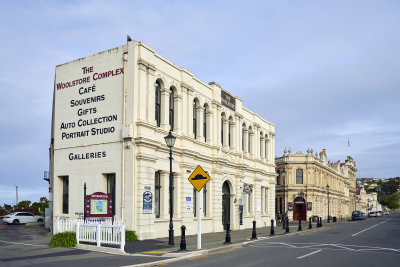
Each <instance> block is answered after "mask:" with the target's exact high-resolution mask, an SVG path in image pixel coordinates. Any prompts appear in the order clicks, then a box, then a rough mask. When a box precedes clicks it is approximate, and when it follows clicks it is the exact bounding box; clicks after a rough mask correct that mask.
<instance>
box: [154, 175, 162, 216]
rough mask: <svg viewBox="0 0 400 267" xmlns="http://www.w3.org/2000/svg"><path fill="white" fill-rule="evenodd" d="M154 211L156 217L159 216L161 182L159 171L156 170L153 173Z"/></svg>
mask: <svg viewBox="0 0 400 267" xmlns="http://www.w3.org/2000/svg"><path fill="white" fill-rule="evenodd" d="M154 189H155V191H154V212H155V214H156V218H160V202H161V201H160V197H161V183H160V171H156V172H155V175H154Z"/></svg>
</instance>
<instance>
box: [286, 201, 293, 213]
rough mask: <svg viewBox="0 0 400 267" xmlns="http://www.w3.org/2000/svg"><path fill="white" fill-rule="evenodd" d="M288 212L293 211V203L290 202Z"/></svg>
mask: <svg viewBox="0 0 400 267" xmlns="http://www.w3.org/2000/svg"><path fill="white" fill-rule="evenodd" d="M287 204H288V211H293V202H288V203H287Z"/></svg>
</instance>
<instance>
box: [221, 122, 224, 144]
mask: <svg viewBox="0 0 400 267" xmlns="http://www.w3.org/2000/svg"><path fill="white" fill-rule="evenodd" d="M221 145H222V146H223V145H224V117H222V116H221Z"/></svg>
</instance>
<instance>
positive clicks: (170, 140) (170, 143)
mask: <svg viewBox="0 0 400 267" xmlns="http://www.w3.org/2000/svg"><path fill="white" fill-rule="evenodd" d="M164 139H165V143H166V144H167V146H168V147H169V148H172V147H174V145H175V140H176V137H175V136H173V135H172V132H171V130H169V133H168V135H167V136H165V137H164Z"/></svg>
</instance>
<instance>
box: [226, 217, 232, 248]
mask: <svg viewBox="0 0 400 267" xmlns="http://www.w3.org/2000/svg"><path fill="white" fill-rule="evenodd" d="M230 226H231V225H230V224H229V222H227V223H226V236H225V243H224V244H231V243H232V242H231V233H230Z"/></svg>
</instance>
